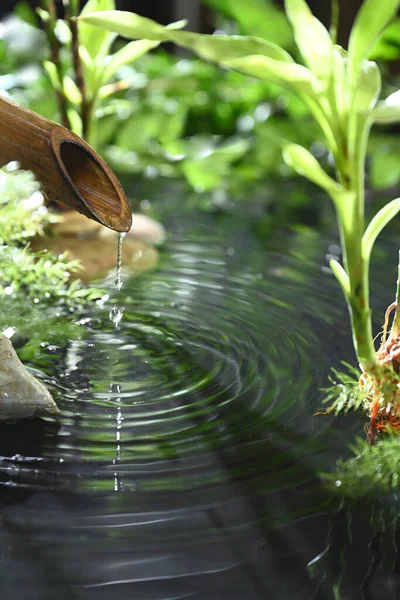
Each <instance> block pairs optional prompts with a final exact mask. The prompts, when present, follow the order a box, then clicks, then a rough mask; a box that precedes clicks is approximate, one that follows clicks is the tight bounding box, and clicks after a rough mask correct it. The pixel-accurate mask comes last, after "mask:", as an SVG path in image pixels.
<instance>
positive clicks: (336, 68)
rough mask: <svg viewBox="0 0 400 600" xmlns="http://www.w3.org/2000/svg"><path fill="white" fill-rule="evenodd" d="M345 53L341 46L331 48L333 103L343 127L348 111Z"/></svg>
mask: <svg viewBox="0 0 400 600" xmlns="http://www.w3.org/2000/svg"><path fill="white" fill-rule="evenodd" d="M346 70H347V52H346V51H345V50H343V48H341V46H336V45H335V46H333V51H332V82H331V85H332V87H333V99H332V100H333V102H334V103H335V105H336V109H337V112H338V114H339V117H340V119H341V121H342V123H343V125H344V122H345V119H346V116H347V113H348V110H349V93H348V84H347V77H346Z"/></svg>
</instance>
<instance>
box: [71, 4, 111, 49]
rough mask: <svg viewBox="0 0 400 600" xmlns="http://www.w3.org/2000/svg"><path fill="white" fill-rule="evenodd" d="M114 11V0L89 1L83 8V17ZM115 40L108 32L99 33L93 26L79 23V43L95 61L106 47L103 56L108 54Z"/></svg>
mask: <svg viewBox="0 0 400 600" xmlns="http://www.w3.org/2000/svg"><path fill="white" fill-rule="evenodd" d="M114 9H115V1H114V0H89V1H88V2H87V3H86V4H85V6H84V7H83V9H82V12H81V15H86V14H88V13H90V14H91V13H95V14H98V13H99V12H103V11H112V10H114ZM114 39H115V37H111V36H110V34H109V32H108V31H105V30H103V31H99V30H98V29H95V28H94V27H92V26H91V25H88V24H86V23H83V22H81V21H80V22H79V43H80V45H81V46H83V47H84V48H86V50H87V51H88V52H89V54H90V56H91V57H92V58H93V59H95V58H96V56H97V55H98V53H99V52H100V49H101V48H102V47H104V45H106V46H107V51H106V52H104V50H103V53H102V54H103V55H105V54H107V53H108V51H109V48H110V47H111V44H112V42H113V41H114Z"/></svg>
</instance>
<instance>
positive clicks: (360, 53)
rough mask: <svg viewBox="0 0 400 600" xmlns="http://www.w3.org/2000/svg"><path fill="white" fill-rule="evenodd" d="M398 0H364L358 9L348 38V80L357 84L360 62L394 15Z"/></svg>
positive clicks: (353, 85) (398, 4)
mask: <svg viewBox="0 0 400 600" xmlns="http://www.w3.org/2000/svg"><path fill="white" fill-rule="evenodd" d="M399 6H400V0H384V2H382V0H364V2H363V4H362V6H361V8H360V10H359V11H358V14H357V17H356V20H355V23H354V25H353V28H352V30H351V34H350V40H349V81H350V85H351V86H352V87H355V86H356V85H357V81H358V78H359V75H360V68H361V64H362V62H363V61H364V60H365V59H366V58H368V56H369V53H370V51H371V49H372V47H373V45H374V43H375V42H376V40H377V39H378V37H379V36H380V35H381V33H382V32H383V30H384V29H385V27H386V26H387V25H388V23H389V22H390V20H391V19H392V18H393V17H394V16H395V14H396V12H397V10H398V8H399Z"/></svg>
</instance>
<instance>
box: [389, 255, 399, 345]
mask: <svg viewBox="0 0 400 600" xmlns="http://www.w3.org/2000/svg"><path fill="white" fill-rule="evenodd" d="M395 311H396V312H395V314H394V319H393V324H392V331H391V333H390V336H391V337H396V338H397V337H398V335H399V332H400V251H399V264H398V267H397V289H396V309H395Z"/></svg>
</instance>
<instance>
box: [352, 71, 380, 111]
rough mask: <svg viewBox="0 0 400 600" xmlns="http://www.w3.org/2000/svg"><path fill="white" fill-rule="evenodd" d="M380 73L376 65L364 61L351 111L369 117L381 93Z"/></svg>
mask: <svg viewBox="0 0 400 600" xmlns="http://www.w3.org/2000/svg"><path fill="white" fill-rule="evenodd" d="M381 86H382V80H381V73H380V70H379V67H378V65H377V64H376V63H374V62H372V61H369V60H365V61H364V62H363V63H362V66H361V75H360V78H359V80H358V84H357V89H356V90H355V92H354V100H353V110H354V112H356V113H363V114H364V115H369V113H371V112H372V109H373V108H374V107H375V105H376V102H377V100H378V98H379V95H380V93H381Z"/></svg>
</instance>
